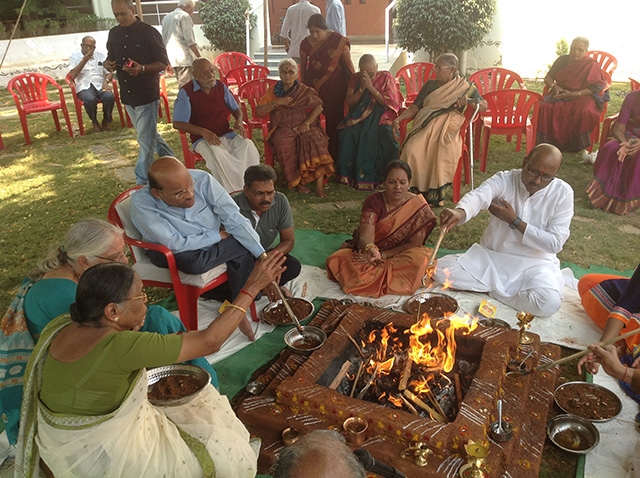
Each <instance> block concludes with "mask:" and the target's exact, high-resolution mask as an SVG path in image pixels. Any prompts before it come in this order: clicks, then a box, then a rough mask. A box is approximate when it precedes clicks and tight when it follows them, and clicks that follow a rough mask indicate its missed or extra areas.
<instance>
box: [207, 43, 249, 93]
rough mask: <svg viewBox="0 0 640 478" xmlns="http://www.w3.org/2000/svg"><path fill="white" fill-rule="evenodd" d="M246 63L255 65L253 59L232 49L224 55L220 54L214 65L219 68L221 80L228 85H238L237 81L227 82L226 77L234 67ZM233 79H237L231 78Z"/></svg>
mask: <svg viewBox="0 0 640 478" xmlns="http://www.w3.org/2000/svg"><path fill="white" fill-rule="evenodd" d="M244 65H253V60H252V59H251V58H249V57H248V56H247V55H245V54H244V53H239V52H237V51H230V52H228V53H223V54H222V55H218V56H217V57H216V59H215V60H213V66H215V67H216V68H217V69H218V73H219V74H220V80H221V81H222V82H223V83H224V84H225V85H227V86H231V85H232V84H233V85H234V86H238V85H237V84H235V83H231V84H229V83H227V81H226V79H225V77H226V76H227V73H229V72H230V71H231V70H233V69H234V68H238V67H239V66H244ZM231 81H232V82H233V81H235V80H233V79H231Z"/></svg>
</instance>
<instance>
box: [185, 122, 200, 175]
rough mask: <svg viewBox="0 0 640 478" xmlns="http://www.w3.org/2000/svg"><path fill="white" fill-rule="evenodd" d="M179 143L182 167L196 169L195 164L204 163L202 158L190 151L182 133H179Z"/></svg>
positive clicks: (186, 139) (187, 140)
mask: <svg viewBox="0 0 640 478" xmlns="http://www.w3.org/2000/svg"><path fill="white" fill-rule="evenodd" d="M180 143H181V144H182V156H183V157H184V165H185V166H186V167H187V168H189V169H195V168H196V162H198V161H202V162H204V158H203V157H202V155H200V154H199V153H196V152H195V150H193V149H191V145H190V144H189V139H188V138H187V134H186V133H185V132H184V131H180Z"/></svg>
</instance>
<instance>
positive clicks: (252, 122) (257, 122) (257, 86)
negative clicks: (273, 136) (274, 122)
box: [238, 78, 277, 166]
mask: <svg viewBox="0 0 640 478" xmlns="http://www.w3.org/2000/svg"><path fill="white" fill-rule="evenodd" d="M276 83H277V80H271V79H268V78H258V79H257V80H251V81H247V82H246V83H245V84H244V85H242V86H241V87H240V88H239V89H238V96H239V97H240V102H241V107H242V114H243V116H244V118H245V121H246V123H247V125H248V126H249V132H248V134H247V136H248V137H249V139H253V130H254V129H255V128H260V129H262V138H263V139H264V161H265V163H266V164H267V165H269V166H273V151H272V150H271V146H269V144H268V143H267V141H266V138H267V135H268V133H269V115H266V116H262V117H260V116H258V115H256V106H258V102H259V101H260V99H261V98H262V97H263V96H264V95H265V94H266V93H267V87H272V88H273V85H275V84H276ZM245 100H246V103H245ZM247 103H248V104H249V107H250V108H251V118H249V115H248V111H247Z"/></svg>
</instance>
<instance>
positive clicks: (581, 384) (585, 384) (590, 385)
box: [553, 381, 622, 423]
mask: <svg viewBox="0 0 640 478" xmlns="http://www.w3.org/2000/svg"><path fill="white" fill-rule="evenodd" d="M575 386H579V387H581V388H583V389H586V390H587V391H588V390H589V389H591V390H599V391H601V392H604V393H605V394H606V395H607V396H608V397H609V398H610V399H611V401H613V402H614V403H615V405H616V410H617V411H616V413H615V414H614V415H612V416H610V417H607V418H589V417H583V416H582V415H580V414H579V413H577V411H576V410H571V409H565V408H564V407H562V406H561V405H560V404H559V403H558V398H557V397H558V392H559V391H560V390H563V389H566V388H568V387H575ZM553 399H554V400H555V402H556V405H558V408H560V410H562V411H563V412H564V413H568V414H571V415H576V416H579V417H582V418H585V419H586V420H589V421H591V422H597V423H602V422H608V421H609V420H613V419H614V418H615V417H617V416H618V415H620V412H621V411H622V401H621V400H620V397H618V396H617V395H616V394H615V393H613V392H612V391H611V390H609V389H608V388H607V387H603V386H602V385H598V384H595V383H588V382H579V381H577V382H567V383H563V384H562V385H560V386H559V387H558V388H556V390H555V392H554V393H553Z"/></svg>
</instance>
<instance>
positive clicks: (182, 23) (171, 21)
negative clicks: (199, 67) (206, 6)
mask: <svg viewBox="0 0 640 478" xmlns="http://www.w3.org/2000/svg"><path fill="white" fill-rule="evenodd" d="M194 8H195V2H194V0H179V1H178V8H176V9H175V10H174V11H173V12H171V13H169V14H168V15H167V16H166V17H164V18H163V19H162V41H163V42H164V46H165V48H166V49H167V57H168V58H169V63H170V64H171V67H172V68H173V72H174V74H175V75H176V79H177V80H178V88H182V87H183V86H184V85H185V84H187V83H188V82H190V81H191V80H193V73H192V71H191V63H192V62H193V60H194V58H200V50H198V44H197V43H196V38H195V36H194V33H193V20H192V19H191V15H193V9H194Z"/></svg>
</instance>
